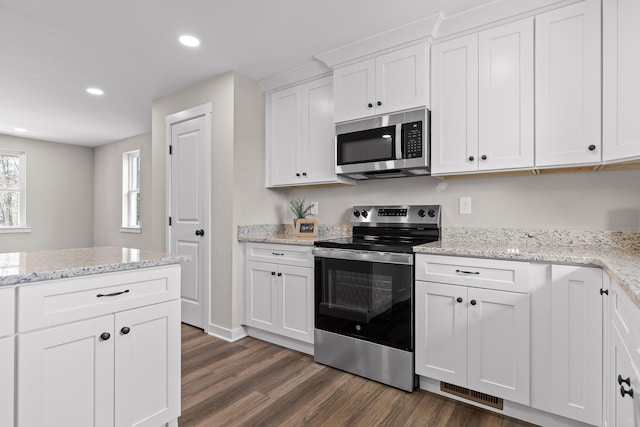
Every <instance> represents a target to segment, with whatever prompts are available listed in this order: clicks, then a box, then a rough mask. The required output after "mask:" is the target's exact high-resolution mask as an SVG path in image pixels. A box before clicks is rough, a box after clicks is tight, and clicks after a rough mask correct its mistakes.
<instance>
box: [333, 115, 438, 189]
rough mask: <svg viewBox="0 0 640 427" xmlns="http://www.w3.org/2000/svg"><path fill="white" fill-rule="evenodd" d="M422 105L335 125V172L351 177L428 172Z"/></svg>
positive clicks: (426, 125)
mask: <svg viewBox="0 0 640 427" xmlns="http://www.w3.org/2000/svg"><path fill="white" fill-rule="evenodd" d="M429 134H430V128H429V110H428V109H426V108H423V109H419V110H413V111H406V112H402V113H396V114H390V115H385V116H377V117H373V118H369V119H364V120H358V121H354V122H349V123H342V124H339V125H336V174H338V175H343V176H346V177H349V178H352V179H372V178H396V177H404V176H415V175H429V174H430V171H429V154H430V152H429V151H430V150H429Z"/></svg>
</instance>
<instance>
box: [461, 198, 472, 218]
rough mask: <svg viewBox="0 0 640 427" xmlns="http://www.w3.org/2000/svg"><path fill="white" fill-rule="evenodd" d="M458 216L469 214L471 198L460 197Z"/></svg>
mask: <svg viewBox="0 0 640 427" xmlns="http://www.w3.org/2000/svg"><path fill="white" fill-rule="evenodd" d="M459 208H460V215H470V214H471V197H460V199H459Z"/></svg>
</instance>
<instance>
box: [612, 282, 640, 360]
mask: <svg viewBox="0 0 640 427" xmlns="http://www.w3.org/2000/svg"><path fill="white" fill-rule="evenodd" d="M610 294H611V298H612V300H611V321H612V322H613V324H614V325H615V326H616V328H617V329H618V331H619V332H620V336H621V338H622V340H623V341H624V344H625V345H626V346H627V348H628V349H629V352H630V353H631V359H632V360H633V362H634V363H635V365H636V366H640V308H638V306H637V305H635V303H634V302H633V301H631V299H630V298H629V296H628V295H627V294H626V292H625V291H624V290H623V289H622V288H621V287H620V286H619V285H617V284H616V283H614V282H611V292H610Z"/></svg>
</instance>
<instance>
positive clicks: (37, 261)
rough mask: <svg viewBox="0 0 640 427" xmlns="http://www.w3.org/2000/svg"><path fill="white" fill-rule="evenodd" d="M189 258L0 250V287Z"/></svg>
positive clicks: (117, 251)
mask: <svg viewBox="0 0 640 427" xmlns="http://www.w3.org/2000/svg"><path fill="white" fill-rule="evenodd" d="M190 259H191V258H190V257H189V256H186V255H178V254H169V253H165V252H156V251H149V250H142V249H131V248H120V247H96V248H76V249H59V250H50V251H35V252H11V253H0V286H2V285H15V284H23V283H32V282H39V281H42V280H52V279H62V278H66V277H76V276H86V275H90V274H101V273H111V272H115V271H124V270H134V269H138V268H146V267H158V266H162V265H169V264H179V263H182V262H186V261H189V260H190Z"/></svg>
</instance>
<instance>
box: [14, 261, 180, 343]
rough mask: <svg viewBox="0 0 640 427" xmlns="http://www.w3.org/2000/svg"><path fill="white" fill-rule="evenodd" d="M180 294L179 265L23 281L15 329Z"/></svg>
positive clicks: (128, 307)
mask: <svg viewBox="0 0 640 427" xmlns="http://www.w3.org/2000/svg"><path fill="white" fill-rule="evenodd" d="M179 297H180V266H179V265H173V266H167V267H161V268H148V269H147V268H145V269H140V270H135V271H127V272H119V273H111V274H102V275H96V276H83V277H76V278H71V279H63V280H51V281H46V282H42V283H39V284H34V285H24V286H20V287H19V288H18V331H19V332H24V331H29V330H33V329H38V328H45V327H49V326H53V325H57V324H61V323H67V322H73V321H77V320H81V319H87V318H91V317H97V316H101V315H104V314H110V313H115V312H118V311H122V310H129V309H132V308H136V307H140V306H143V305H149V304H155V303H159V302H164V301H169V300H173V299H177V298H179Z"/></svg>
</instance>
